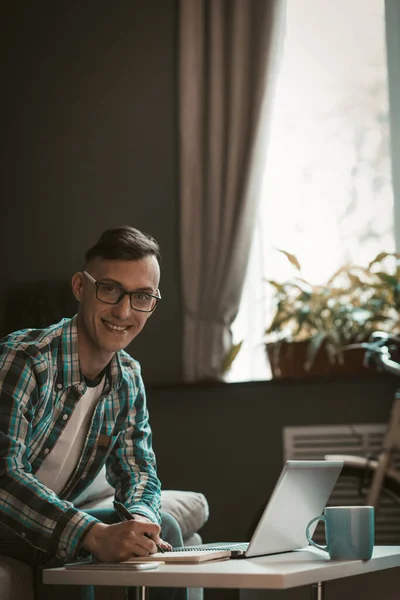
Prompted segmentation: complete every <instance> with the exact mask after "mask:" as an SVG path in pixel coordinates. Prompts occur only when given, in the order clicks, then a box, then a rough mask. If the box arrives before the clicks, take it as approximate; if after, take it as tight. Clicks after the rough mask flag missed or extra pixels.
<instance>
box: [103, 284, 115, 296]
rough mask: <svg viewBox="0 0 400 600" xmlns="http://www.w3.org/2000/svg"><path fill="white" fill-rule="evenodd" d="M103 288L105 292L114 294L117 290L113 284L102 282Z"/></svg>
mask: <svg viewBox="0 0 400 600" xmlns="http://www.w3.org/2000/svg"><path fill="white" fill-rule="evenodd" d="M103 289H104V291H105V292H106V293H107V294H115V293H116V292H117V291H118V290H117V288H116V287H115V285H108V284H106V283H103Z"/></svg>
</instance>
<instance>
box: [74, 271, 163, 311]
mask: <svg viewBox="0 0 400 600" xmlns="http://www.w3.org/2000/svg"><path fill="white" fill-rule="evenodd" d="M83 274H84V275H86V277H87V278H88V279H89V281H91V282H92V283H94V285H95V286H96V298H97V300H100V302H104V303H105V304H118V302H120V301H121V300H122V298H123V297H124V296H129V299H130V302H131V307H132V308H133V310H138V311H139V312H153V310H154V309H155V307H156V306H157V302H158V301H159V300H161V294H160V292H159V290H157V291H158V294H159V295H158V296H155V295H154V294H148V293H147V292H127V291H126V290H124V289H123V288H121V287H119V286H118V285H114V284H113V283H105V282H102V281H96V280H95V279H94V277H92V276H91V275H90V274H89V273H88V272H87V271H83Z"/></svg>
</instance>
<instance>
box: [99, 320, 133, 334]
mask: <svg viewBox="0 0 400 600" xmlns="http://www.w3.org/2000/svg"><path fill="white" fill-rule="evenodd" d="M101 321H102V323H103V324H104V325H105V326H106V327H107V329H109V331H112V332H114V333H120V334H122V333H126V332H127V331H128V330H129V329H130V325H125V326H121V325H114V324H113V323H110V322H109V321H105V320H104V319H102V320H101Z"/></svg>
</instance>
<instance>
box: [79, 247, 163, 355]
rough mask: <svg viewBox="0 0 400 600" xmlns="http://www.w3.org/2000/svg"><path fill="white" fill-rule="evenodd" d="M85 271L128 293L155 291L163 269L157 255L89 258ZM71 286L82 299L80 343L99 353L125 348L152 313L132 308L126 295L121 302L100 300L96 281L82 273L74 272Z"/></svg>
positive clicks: (151, 292) (110, 352) (152, 292)
mask: <svg viewBox="0 0 400 600" xmlns="http://www.w3.org/2000/svg"><path fill="white" fill-rule="evenodd" d="M86 271H87V272H88V273H90V275H91V276H92V277H93V278H94V279H95V280H96V281H98V282H103V283H111V284H113V285H117V286H119V287H120V288H123V289H124V290H126V291H129V292H133V291H141V292H147V293H149V294H156V292H157V290H158V285H159V281H160V268H159V265H158V261H157V259H156V257H155V256H146V257H145V258H142V259H140V260H105V259H101V258H96V259H93V260H92V261H90V263H89V264H88V265H87V268H86ZM72 288H73V292H74V295H75V297H76V298H77V300H79V302H80V306H79V311H78V332H79V342H80V343H81V342H84V343H85V345H86V346H88V347H89V348H90V350H91V351H94V352H100V354H104V355H106V354H113V353H115V352H117V351H118V350H121V349H123V348H125V347H126V346H127V345H128V344H130V342H131V341H132V340H133V339H134V338H135V337H136V336H137V335H138V334H139V333H140V332H141V330H142V329H143V327H144V326H145V324H146V321H147V319H148V318H149V316H150V315H151V314H152V313H145V312H138V311H136V310H133V309H132V308H131V305H130V298H129V296H124V297H123V299H122V300H121V301H120V302H119V303H118V304H105V303H104V302H101V301H100V300H97V298H96V286H95V284H94V283H93V282H91V281H89V279H88V278H87V277H86V276H85V275H84V274H83V273H76V274H75V275H74V277H73V279H72ZM82 338H83V339H82Z"/></svg>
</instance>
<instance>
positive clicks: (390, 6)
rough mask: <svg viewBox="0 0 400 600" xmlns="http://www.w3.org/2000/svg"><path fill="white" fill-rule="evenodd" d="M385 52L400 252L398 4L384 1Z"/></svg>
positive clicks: (399, 55) (395, 226)
mask: <svg viewBox="0 0 400 600" xmlns="http://www.w3.org/2000/svg"><path fill="white" fill-rule="evenodd" d="M385 25H386V51H387V64H388V86H389V106H390V144H391V155H392V185H393V195H394V234H395V243H396V252H400V169H399V168H398V165H399V161H400V116H399V111H398V106H399V102H400V2H399V1H398V0H385Z"/></svg>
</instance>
